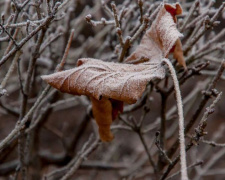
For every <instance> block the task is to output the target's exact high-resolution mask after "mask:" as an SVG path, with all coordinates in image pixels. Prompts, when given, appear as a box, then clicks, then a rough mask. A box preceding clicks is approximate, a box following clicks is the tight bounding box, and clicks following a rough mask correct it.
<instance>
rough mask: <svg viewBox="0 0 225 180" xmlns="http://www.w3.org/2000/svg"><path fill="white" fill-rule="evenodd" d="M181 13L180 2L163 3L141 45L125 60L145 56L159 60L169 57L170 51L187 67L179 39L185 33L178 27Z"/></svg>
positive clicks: (155, 60) (129, 60)
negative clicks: (177, 23) (173, 3)
mask: <svg viewBox="0 0 225 180" xmlns="http://www.w3.org/2000/svg"><path fill="white" fill-rule="evenodd" d="M181 13H182V8H181V6H180V5H179V4H178V3H176V4H175V5H171V4H164V5H162V7H161V9H160V11H159V13H158V15H157V17H156V19H155V21H154V22H153V23H152V25H151V27H150V29H149V30H147V31H146V33H145V35H144V36H143V38H142V40H141V43H140V45H139V46H138V47H137V49H136V50H135V51H134V52H133V53H132V54H131V55H130V56H129V57H128V58H127V59H126V60H125V62H132V61H133V62H137V61H138V60H141V59H143V58H147V59H149V60H150V61H151V62H158V61H159V59H163V58H165V57H167V56H168V55H169V53H174V58H175V59H177V61H178V62H179V64H180V65H182V66H183V67H184V68H186V64H185V61H184V58H183V51H182V44H181V41H180V39H179V38H180V37H182V36H183V35H182V34H181V33H180V32H179V31H178V30H177V28H176V21H177V20H176V15H179V14H181ZM140 62H141V61H140Z"/></svg>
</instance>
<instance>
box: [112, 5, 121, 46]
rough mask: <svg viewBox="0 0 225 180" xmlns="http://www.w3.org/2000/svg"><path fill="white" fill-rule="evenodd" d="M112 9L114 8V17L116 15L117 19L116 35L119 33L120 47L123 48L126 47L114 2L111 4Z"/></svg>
mask: <svg viewBox="0 0 225 180" xmlns="http://www.w3.org/2000/svg"><path fill="white" fill-rule="evenodd" d="M111 7H112V10H113V15H114V19H115V25H116V33H117V35H118V37H119V41H120V46H121V47H123V46H124V42H123V36H122V31H121V27H120V22H119V18H118V14H117V10H116V4H115V3H114V2H113V3H111Z"/></svg>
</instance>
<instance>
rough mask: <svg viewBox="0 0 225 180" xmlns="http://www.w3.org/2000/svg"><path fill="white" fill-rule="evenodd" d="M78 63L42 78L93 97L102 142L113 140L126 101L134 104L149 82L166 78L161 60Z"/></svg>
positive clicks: (90, 61) (62, 89) (92, 60)
mask: <svg viewBox="0 0 225 180" xmlns="http://www.w3.org/2000/svg"><path fill="white" fill-rule="evenodd" d="M77 64H78V67H76V68H74V69H70V70H66V71H62V72H57V73H54V74H51V75H46V76H42V79H43V80H45V81H46V82H47V83H49V84H50V85H51V86H53V87H55V88H56V89H58V90H60V91H62V92H66V93H70V94H73V95H87V96H89V97H90V98H91V100H92V110H93V115H94V117H95V120H96V122H97V124H98V126H99V134H100V137H101V139H102V140H103V141H111V140H112V139H113V135H112V133H111V131H110V125H111V123H112V121H113V119H115V118H116V116H117V115H118V113H119V112H122V110H123V102H126V103H135V102H136V101H137V100H138V99H139V98H140V97H141V96H142V93H143V92H144V90H145V88H146V85H147V83H148V82H149V81H150V80H152V79H154V78H160V79H162V78H164V76H165V71H164V68H163V66H162V64H161V62H160V61H159V62H155V63H143V64H138V65H133V64H119V63H112V62H104V61H101V60H97V59H80V60H78V63H77Z"/></svg>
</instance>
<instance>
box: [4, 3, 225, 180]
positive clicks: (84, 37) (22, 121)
mask: <svg viewBox="0 0 225 180" xmlns="http://www.w3.org/2000/svg"><path fill="white" fill-rule="evenodd" d="M160 4H161V2H160V1H143V0H138V1H130V0H125V1H118V2H117V3H114V2H110V1H100V0H95V1H93V2H92V1H88V0H85V1H79V0H74V1H72V0H65V1H51V0H46V1H42V0H20V1H17V0H12V1H9V0H5V1H0V12H1V21H0V82H1V85H0V138H1V141H0V152H1V153H0V176H1V177H2V178H5V179H7V178H11V179H42V178H43V179H49V180H50V179H63V180H66V179H69V178H77V179H78V178H83V179H85V178H86V179H98V178H102V179H106V178H108V177H109V176H110V177H111V178H110V179H143V178H145V177H147V178H148V179H161V180H163V179H176V178H177V179H179V176H178V175H179V174H180V171H182V169H181V170H180V166H177V164H178V162H179V160H180V156H179V153H178V149H179V139H178V135H177V134H178V123H177V122H178V121H177V118H178V117H177V111H176V103H174V98H173V96H172V95H173V93H174V85H173V83H171V79H170V76H169V75H168V76H167V77H166V78H165V79H164V80H161V81H153V82H150V83H149V85H148V86H147V88H146V91H145V92H144V94H143V96H142V98H141V99H140V100H139V101H138V102H137V103H136V104H134V105H127V106H126V107H125V109H124V112H123V113H122V114H121V115H120V116H119V118H118V120H116V122H115V123H114V125H113V127H112V130H113V131H115V134H116V136H115V140H114V141H113V142H112V143H102V142H100V140H99V138H98V136H97V133H95V132H96V124H95V123H94V122H92V121H91V119H92V115H91V107H90V101H89V99H87V98H86V97H72V96H70V95H67V94H61V93H59V92H58V91H56V90H52V89H51V88H50V86H46V84H45V83H43V82H42V80H41V79H40V75H44V74H50V73H52V72H53V71H61V70H63V68H64V69H69V68H72V67H74V66H75V64H76V61H77V60H78V59H79V58H80V57H92V58H98V59H102V60H105V61H114V62H121V63H122V62H123V60H124V59H125V57H127V56H128V55H129V54H130V53H131V52H132V51H133V48H135V47H136V46H137V45H138V44H139V42H140V39H141V37H142V35H143V34H144V32H145V30H146V29H148V28H149V27H150V26H151V23H152V22H153V20H154V18H155V17H156V15H157V12H158V10H159V7H160ZM181 5H182V7H183V10H184V13H183V15H181V16H180V17H178V29H179V30H180V31H181V32H182V33H183V34H184V38H183V39H182V43H183V52H184V55H185V60H186V63H187V65H188V70H187V71H184V70H183V69H181V68H180V67H179V66H177V68H176V70H177V71H176V73H177V76H178V79H179V84H180V86H181V92H182V96H183V104H184V115H185V116H184V119H185V130H184V132H185V139H186V152H187V157H186V159H187V162H188V169H187V171H188V173H189V177H190V178H191V179H196V180H198V179H201V178H204V176H210V177H213V178H212V179H214V177H217V176H218V177H223V178H224V177H225V174H224V171H223V170H222V168H224V167H223V164H220V159H221V158H222V157H223V156H224V155H225V148H224V147H225V145H224V143H222V144H220V143H218V142H217V141H218V140H220V138H221V137H222V134H223V133H224V129H225V125H224V123H222V122H221V121H220V120H221V119H222V117H221V116H222V115H223V116H224V112H223V108H221V109H220V111H217V112H218V113H215V114H214V116H213V118H212V119H211V120H209V116H210V115H211V114H212V113H213V112H214V111H215V109H217V104H218V101H219V100H220V99H221V97H222V91H224V90H225V89H224V87H223V86H224V82H223V80H224V79H225V75H224V69H225V61H224V60H223V58H224V54H225V50H224V46H225V43H224V39H225V29H224V27H223V23H221V21H223V22H224V19H223V16H224V7H225V3H224V2H222V1H221V2H220V1H219V2H217V3H216V4H215V1H214V0H195V1H194V2H186V1H185V0H183V1H182V3H181ZM173 62H174V65H175V66H176V63H175V61H173ZM133 63H135V62H133ZM220 79H222V80H220ZM193 81H194V82H193ZM217 88H218V89H217ZM158 95H160V97H158ZM222 98H223V97H222ZM223 105H224V103H223ZM207 106H208V108H206V107H207ZM219 107H220V106H219ZM221 107H222V105H221ZM205 108H206V109H205ZM222 120H223V119H222ZM209 126H210V127H212V128H209ZM207 131H209V133H208V134H207ZM93 133H94V135H93ZM88 137H89V138H88ZM222 140H224V139H222ZM223 142H224V141H223ZM213 147H218V148H217V149H216V150H213V151H212V150H211V149H212V148H213ZM87 158H89V159H88V160H87ZM200 165H201V167H200Z"/></svg>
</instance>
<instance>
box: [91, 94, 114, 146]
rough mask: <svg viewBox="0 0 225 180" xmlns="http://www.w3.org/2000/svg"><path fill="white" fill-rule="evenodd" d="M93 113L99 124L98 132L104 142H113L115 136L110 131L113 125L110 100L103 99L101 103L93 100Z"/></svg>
mask: <svg viewBox="0 0 225 180" xmlns="http://www.w3.org/2000/svg"><path fill="white" fill-rule="evenodd" d="M91 102H92V112H93V115H94V117H95V121H96V123H97V124H98V127H99V128H98V132H99V135H100V138H101V140H102V141H106V142H109V141H112V140H113V138H114V136H113V134H112V133H111V131H110V125H111V124H112V114H111V113H112V111H113V109H112V108H113V107H112V103H111V102H110V100H108V99H105V98H103V99H101V100H100V101H99V100H97V99H95V98H91Z"/></svg>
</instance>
